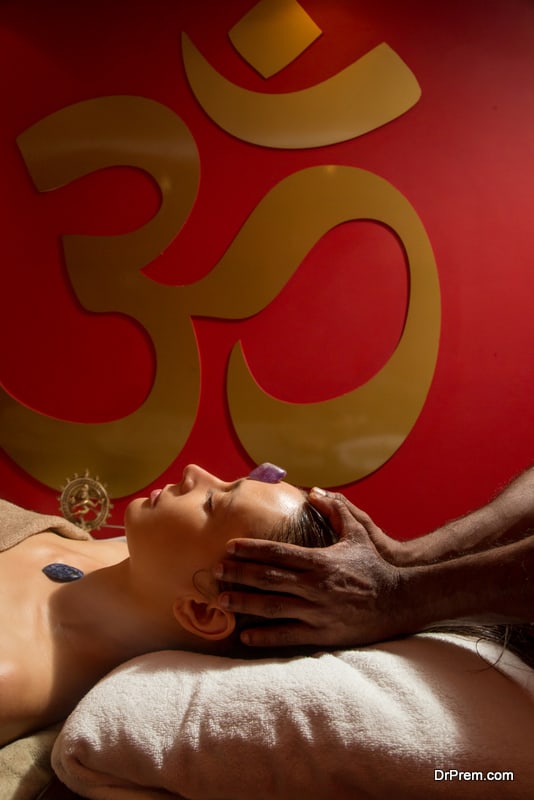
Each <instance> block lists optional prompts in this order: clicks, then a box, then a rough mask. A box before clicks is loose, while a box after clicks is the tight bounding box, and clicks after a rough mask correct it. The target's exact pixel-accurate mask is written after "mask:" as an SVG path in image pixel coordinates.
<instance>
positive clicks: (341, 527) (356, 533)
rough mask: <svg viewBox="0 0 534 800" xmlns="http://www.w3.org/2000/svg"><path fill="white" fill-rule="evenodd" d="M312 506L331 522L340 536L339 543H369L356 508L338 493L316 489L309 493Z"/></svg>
mask: <svg viewBox="0 0 534 800" xmlns="http://www.w3.org/2000/svg"><path fill="white" fill-rule="evenodd" d="M309 500H310V503H312V505H313V506H314V507H315V508H316V509H317V510H318V511H320V512H321V514H323V515H324V516H325V517H326V518H327V519H328V521H329V523H330V525H331V526H332V528H333V529H334V531H335V532H336V533H337V535H338V536H339V541H340V542H342V541H349V542H356V543H362V542H364V541H365V542H368V541H369V537H368V536H367V532H366V530H365V528H364V526H363V525H362V524H361V522H360V521H359V520H358V518H357V517H356V515H355V513H354V512H355V510H356V509H355V508H354V507H353V506H352V505H351V504H350V503H349V502H348V501H347V499H346V498H345V497H344V496H343V495H342V494H339V493H338V492H326V491H325V490H324V489H318V488H317V487H314V488H313V489H312V490H311V491H310V493H309Z"/></svg>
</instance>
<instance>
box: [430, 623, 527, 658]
mask: <svg viewBox="0 0 534 800" xmlns="http://www.w3.org/2000/svg"><path fill="white" fill-rule="evenodd" d="M425 633H454V634H457V635H459V636H468V637H469V638H471V639H477V640H478V641H486V642H495V643H496V644H499V645H501V647H502V651H503V652H504V651H505V650H509V651H510V652H511V653H514V655H516V656H517V657H518V658H520V659H521V661H523V663H525V664H527V665H528V666H529V667H532V669H534V624H529V623H523V624H517V625H515V624H506V625H504V624H503V625H475V624H473V625H469V624H461V625H454V624H448V625H433V626H432V627H431V628H428V629H427V630H425Z"/></svg>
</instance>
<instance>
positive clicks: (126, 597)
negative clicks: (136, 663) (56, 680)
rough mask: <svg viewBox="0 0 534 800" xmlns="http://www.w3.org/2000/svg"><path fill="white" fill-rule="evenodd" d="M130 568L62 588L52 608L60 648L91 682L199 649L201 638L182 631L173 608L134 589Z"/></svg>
mask: <svg viewBox="0 0 534 800" xmlns="http://www.w3.org/2000/svg"><path fill="white" fill-rule="evenodd" d="M129 563H130V562H129V559H126V560H125V561H122V562H120V563H119V564H115V565H113V566H109V567H104V568H103V569H99V570H96V571H94V572H91V573H90V574H88V575H86V576H85V577H84V578H82V579H81V580H79V581H76V582H74V583H68V584H65V585H63V586H61V587H58V590H57V591H56V592H55V593H54V596H53V599H52V601H51V604H50V624H51V630H52V635H53V637H54V639H55V644H56V647H57V648H58V649H61V648H62V649H63V651H68V652H69V653H70V658H71V659H72V661H73V662H74V667H75V668H79V669H80V670H81V671H83V672H84V673H85V674H86V675H87V676H88V677H89V676H91V679H93V678H94V676H98V677H99V676H100V675H103V674H105V673H106V672H108V671H109V670H111V669H113V668H114V667H116V666H118V665H119V664H121V663H123V662H124V661H127V660H129V659H130V658H134V657H135V656H138V655H141V654H143V653H148V652H152V651H155V650H167V649H188V650H193V649H195V644H196V642H195V641H193V640H195V639H196V637H191V636H190V635H189V634H188V633H187V632H186V631H184V630H183V628H181V627H180V626H179V625H178V623H177V622H176V620H175V619H174V617H173V615H172V610H171V608H170V607H169V608H166V607H165V603H164V602H163V601H162V600H161V599H159V600H158V598H154V597H153V596H149V595H146V594H145V595H141V594H140V593H139V592H138V591H135V590H134V589H133V587H132V582H131V579H130V571H129ZM98 677H97V679H98Z"/></svg>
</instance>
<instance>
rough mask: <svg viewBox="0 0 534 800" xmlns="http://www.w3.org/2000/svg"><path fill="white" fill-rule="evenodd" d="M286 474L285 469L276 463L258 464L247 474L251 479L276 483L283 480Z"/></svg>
mask: <svg viewBox="0 0 534 800" xmlns="http://www.w3.org/2000/svg"><path fill="white" fill-rule="evenodd" d="M286 475H287V472H286V471H285V469H282V468H281V467H277V466H276V464H269V462H268V461H266V462H265V464H260V465H259V466H258V467H255V468H254V469H253V470H252V472H251V473H250V475H249V476H248V477H249V478H250V480H251V481H261V483H278V482H279V481H281V480H283V479H284V478H285V477H286Z"/></svg>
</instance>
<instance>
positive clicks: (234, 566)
mask: <svg viewBox="0 0 534 800" xmlns="http://www.w3.org/2000/svg"><path fill="white" fill-rule="evenodd" d="M213 574H214V577H215V578H216V579H217V580H219V581H225V582H226V583H238V584H240V585H241V586H249V587H251V588H253V589H262V590H263V591H271V592H289V593H296V594H297V595H298V594H304V595H305V594H306V591H305V590H303V587H302V586H301V583H302V573H300V572H292V571H291V570H286V569H284V568H282V567H281V566H278V565H277V566H272V567H271V566H269V565H264V564H255V563H252V562H249V561H233V560H228V561H221V562H220V564H217V566H216V567H215V568H214V570H213Z"/></svg>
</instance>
